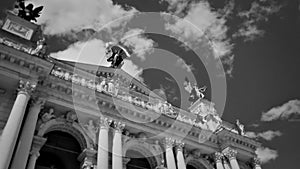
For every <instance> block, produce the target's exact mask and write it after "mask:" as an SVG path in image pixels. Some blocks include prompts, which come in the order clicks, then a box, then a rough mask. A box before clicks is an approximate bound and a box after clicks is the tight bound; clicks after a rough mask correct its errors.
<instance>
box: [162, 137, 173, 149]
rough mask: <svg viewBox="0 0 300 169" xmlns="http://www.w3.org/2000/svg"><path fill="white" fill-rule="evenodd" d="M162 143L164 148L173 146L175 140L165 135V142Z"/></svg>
mask: <svg viewBox="0 0 300 169" xmlns="http://www.w3.org/2000/svg"><path fill="white" fill-rule="evenodd" d="M164 143H165V147H166V149H168V148H173V145H174V143H175V140H174V139H173V138H171V137H167V138H165V142H164Z"/></svg>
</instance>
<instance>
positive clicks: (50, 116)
mask: <svg viewBox="0 0 300 169" xmlns="http://www.w3.org/2000/svg"><path fill="white" fill-rule="evenodd" d="M53 118H55V115H54V109H53V108H50V109H49V111H48V112H45V113H44V114H43V115H42V118H41V120H42V122H43V123H45V122H47V121H49V120H51V119H53Z"/></svg>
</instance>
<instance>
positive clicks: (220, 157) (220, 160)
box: [214, 152, 224, 163]
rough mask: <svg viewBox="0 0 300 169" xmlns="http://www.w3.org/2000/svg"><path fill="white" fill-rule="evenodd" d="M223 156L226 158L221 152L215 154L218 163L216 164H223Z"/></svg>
mask: <svg viewBox="0 0 300 169" xmlns="http://www.w3.org/2000/svg"><path fill="white" fill-rule="evenodd" d="M223 156H224V155H223V154H222V153H220V152H215V154H214V158H215V162H216V163H219V162H222V158H223Z"/></svg>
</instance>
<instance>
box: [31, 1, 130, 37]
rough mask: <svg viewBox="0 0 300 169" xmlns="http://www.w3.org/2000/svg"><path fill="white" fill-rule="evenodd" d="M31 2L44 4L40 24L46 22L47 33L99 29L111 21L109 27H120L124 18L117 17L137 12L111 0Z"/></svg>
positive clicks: (45, 31)
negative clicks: (125, 8)
mask: <svg viewBox="0 0 300 169" xmlns="http://www.w3.org/2000/svg"><path fill="white" fill-rule="evenodd" d="M30 2H32V3H34V4H37V5H43V6H44V9H43V11H42V15H41V17H40V18H39V19H38V22H39V23H40V24H45V30H44V33H45V34H50V35H54V34H66V33H70V31H71V30H73V31H80V30H82V29H84V28H93V29H95V30H99V29H100V28H101V27H103V26H104V25H106V24H109V23H110V22H111V21H113V20H115V22H114V23H113V24H111V25H109V26H108V27H118V26H119V25H120V24H122V23H123V22H124V20H127V19H129V18H130V17H125V18H123V19H119V20H117V21H116V19H118V18H120V17H124V16H130V15H132V14H134V13H135V12H136V10H135V9H133V8H131V9H130V10H128V11H126V10H124V9H123V8H122V7H121V6H119V5H115V4H113V2H112V1H111V0H86V1H84V2H83V1H82V0H64V1H61V0H50V1H43V0H30Z"/></svg>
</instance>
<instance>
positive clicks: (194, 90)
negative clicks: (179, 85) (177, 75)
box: [183, 78, 206, 104]
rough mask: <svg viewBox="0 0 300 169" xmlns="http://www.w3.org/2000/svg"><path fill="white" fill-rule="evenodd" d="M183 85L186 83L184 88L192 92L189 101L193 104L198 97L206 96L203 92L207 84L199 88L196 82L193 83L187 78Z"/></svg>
mask: <svg viewBox="0 0 300 169" xmlns="http://www.w3.org/2000/svg"><path fill="white" fill-rule="evenodd" d="M183 85H184V89H185V90H186V91H187V92H189V93H190V97H189V101H190V102H191V103H192V104H193V103H195V102H196V101H197V100H198V99H203V98H204V94H203V93H204V92H205V90H206V86H203V87H200V88H199V87H198V86H197V84H196V83H195V84H194V85H192V84H191V82H190V81H189V79H188V78H185V81H184V83H183Z"/></svg>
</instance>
